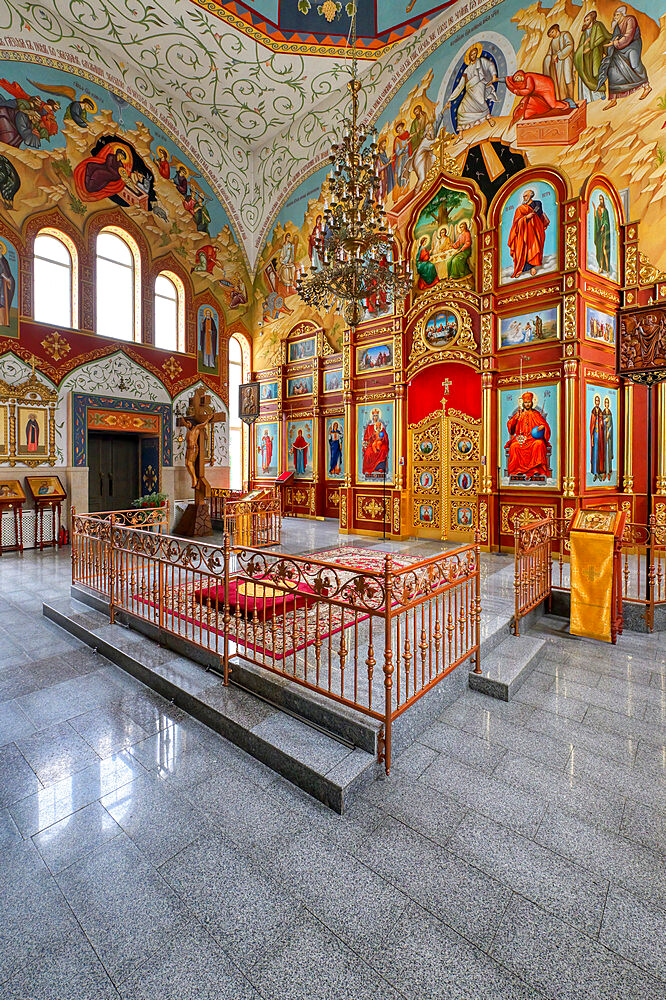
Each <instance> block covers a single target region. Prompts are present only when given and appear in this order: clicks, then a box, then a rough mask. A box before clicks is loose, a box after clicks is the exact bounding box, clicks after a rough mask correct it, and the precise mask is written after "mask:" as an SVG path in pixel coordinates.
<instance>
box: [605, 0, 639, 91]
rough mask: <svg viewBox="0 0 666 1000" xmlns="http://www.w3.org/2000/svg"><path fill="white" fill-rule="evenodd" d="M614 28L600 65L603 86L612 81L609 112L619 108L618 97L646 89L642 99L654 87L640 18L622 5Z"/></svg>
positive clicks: (610, 83) (609, 86)
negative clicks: (646, 56) (644, 57)
mask: <svg viewBox="0 0 666 1000" xmlns="http://www.w3.org/2000/svg"><path fill="white" fill-rule="evenodd" d="M611 27H612V28H613V35H612V37H611V40H610V42H609V43H608V45H607V47H606V55H605V56H604V58H603V60H602V62H601V66H600V67H599V89H602V88H603V86H604V84H606V83H608V101H609V103H608V104H607V105H606V110H607V111H608V110H610V108H614V107H615V105H616V104H617V99H618V97H627V96H628V95H629V94H633V93H634V91H636V90H640V89H641V88H642V89H643V93H642V94H641V96H640V100H641V101H642V100H644V99H645V98H646V97H647V96H648V94H649V93H650V91H651V90H652V87H651V86H650V82H649V80H648V75H647V70H646V69H645V66H644V65H643V61H642V59H641V55H642V52H643V39H642V38H641V29H640V25H639V24H638V21H637V20H636V18H635V17H634V15H633V14H628V13H627V8H626V7H625V6H624V5H622V6H621V7H618V8H617V10H616V11H615V14H614V15H613V24H612V25H611Z"/></svg>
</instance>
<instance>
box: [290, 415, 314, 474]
mask: <svg viewBox="0 0 666 1000" xmlns="http://www.w3.org/2000/svg"><path fill="white" fill-rule="evenodd" d="M309 447H310V446H309V444H308V443H307V441H306V440H305V438H304V437H303V431H302V430H301V428H300V427H299V428H298V432H297V434H296V437H295V438H294V443H293V445H292V446H291V452H292V456H293V459H294V468H295V469H296V474H297V475H298V474H299V473H300V475H304V474H305V470H306V468H307V464H308V448H309Z"/></svg>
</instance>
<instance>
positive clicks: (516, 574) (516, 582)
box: [513, 520, 521, 636]
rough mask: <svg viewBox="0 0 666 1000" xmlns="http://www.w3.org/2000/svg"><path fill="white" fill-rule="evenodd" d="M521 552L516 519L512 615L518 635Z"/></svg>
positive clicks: (514, 630) (514, 528)
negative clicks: (513, 604) (513, 606)
mask: <svg viewBox="0 0 666 1000" xmlns="http://www.w3.org/2000/svg"><path fill="white" fill-rule="evenodd" d="M520 564H521V552H520V524H519V523H518V521H517V520H516V522H515V524H514V526H513V589H514V593H515V610H514V616H513V634H514V635H517V636H519V635H520V624H519V622H520V588H521V582H520V579H521V572H520Z"/></svg>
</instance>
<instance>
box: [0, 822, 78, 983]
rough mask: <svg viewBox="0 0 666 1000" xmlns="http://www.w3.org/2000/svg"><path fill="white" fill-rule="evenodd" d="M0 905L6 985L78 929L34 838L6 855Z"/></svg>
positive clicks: (0, 963)
mask: <svg viewBox="0 0 666 1000" xmlns="http://www.w3.org/2000/svg"><path fill="white" fill-rule="evenodd" d="M0 905H1V907H2V919H0V984H2V983H4V982H5V981H6V980H7V979H9V978H10V977H11V976H13V975H15V974H16V973H17V972H19V971H20V970H21V969H22V968H23V967H24V966H26V965H28V964H29V963H31V962H38V961H40V960H42V959H44V958H46V957H47V956H48V954H49V953H50V952H51V951H52V949H54V948H56V947H57V946H58V945H60V944H61V943H63V942H66V941H68V940H69V939H70V937H71V935H72V934H74V933H75V932H76V931H78V928H77V925H76V921H75V920H74V917H73V916H72V913H71V910H70V909H69V907H68V906H67V904H66V902H65V900H64V899H63V897H62V894H61V892H60V891H59V889H58V886H57V885H56V883H55V881H54V879H53V876H52V875H51V874H50V872H49V871H48V869H47V867H46V865H45V864H44V862H43V861H42V859H41V858H40V856H39V854H38V853H37V850H36V849H35V847H34V845H33V844H32V843H31V841H21V842H15V843H14V844H12V845H11V846H10V847H8V848H7V849H6V850H5V851H3V853H2V861H1V863H0Z"/></svg>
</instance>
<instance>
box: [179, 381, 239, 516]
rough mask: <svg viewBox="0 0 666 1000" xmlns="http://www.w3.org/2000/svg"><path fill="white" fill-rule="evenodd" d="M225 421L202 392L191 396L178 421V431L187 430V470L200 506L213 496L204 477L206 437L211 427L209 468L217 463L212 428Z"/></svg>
mask: <svg viewBox="0 0 666 1000" xmlns="http://www.w3.org/2000/svg"><path fill="white" fill-rule="evenodd" d="M226 419H227V418H226V415H225V414H224V413H223V412H222V411H221V410H218V411H216V410H214V409H213V407H212V406H211V400H210V396H209V395H208V394H207V392H206V390H205V389H201V388H199V389H196V390H195V392H194V394H193V395H192V396H190V398H189V400H188V403H187V410H186V411H185V416H183V417H178V420H177V421H176V423H177V426H178V427H186V428H187V431H186V432H185V442H186V444H185V466H186V468H187V471H188V472H189V474H190V478H191V480H192V487H193V489H194V499H195V502H196V503H197V504H202V503H205V501H206V497H207V496H209V495H210V484H209V483H208V481H207V480H206V476H205V467H206V455H205V448H204V442H205V436H206V433H207V432H208V429H209V427H210V428H211V440H210V465H212V464H213V462H214V460H215V445H214V437H213V434H212V425H213V424H219V423H223V422H224V421H225V420H226Z"/></svg>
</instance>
